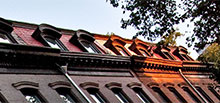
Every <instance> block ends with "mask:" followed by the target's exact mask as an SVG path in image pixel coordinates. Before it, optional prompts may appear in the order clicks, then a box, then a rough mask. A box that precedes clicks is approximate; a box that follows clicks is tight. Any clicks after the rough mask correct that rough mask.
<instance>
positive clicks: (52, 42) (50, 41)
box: [45, 37, 65, 50]
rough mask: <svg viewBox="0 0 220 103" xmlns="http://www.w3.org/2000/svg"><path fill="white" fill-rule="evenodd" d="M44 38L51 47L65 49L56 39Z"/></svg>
mask: <svg viewBox="0 0 220 103" xmlns="http://www.w3.org/2000/svg"><path fill="white" fill-rule="evenodd" d="M45 40H46V42H47V43H48V45H49V46H50V47H51V48H56V49H61V50H65V49H64V48H63V47H62V46H61V44H60V43H59V42H58V41H57V40H56V39H52V38H48V37H45Z"/></svg>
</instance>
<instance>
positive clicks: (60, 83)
mask: <svg viewBox="0 0 220 103" xmlns="http://www.w3.org/2000/svg"><path fill="white" fill-rule="evenodd" d="M48 86H50V87H51V88H53V89H57V88H60V87H65V88H71V84H70V83H69V82H66V81H56V82H53V83H49V84H48Z"/></svg>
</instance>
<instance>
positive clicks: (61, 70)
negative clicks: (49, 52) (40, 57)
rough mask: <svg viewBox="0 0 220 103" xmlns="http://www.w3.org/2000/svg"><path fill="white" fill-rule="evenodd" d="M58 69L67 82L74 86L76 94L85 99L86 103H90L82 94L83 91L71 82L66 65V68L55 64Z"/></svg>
mask: <svg viewBox="0 0 220 103" xmlns="http://www.w3.org/2000/svg"><path fill="white" fill-rule="evenodd" d="M56 65H57V66H58V67H59V68H58V70H59V71H60V72H62V73H63V74H64V76H65V77H66V78H67V79H68V80H69V82H70V83H71V84H72V86H74V87H75V88H76V89H77V90H78V92H79V93H80V94H81V95H82V96H83V97H84V98H85V99H86V101H87V102H88V103H92V102H91V101H90V100H89V98H88V97H87V96H86V95H85V94H84V93H83V91H82V90H81V89H80V88H79V87H78V85H77V84H76V83H75V82H74V81H73V80H72V78H71V77H70V76H69V74H68V73H67V65H66V66H60V65H59V64H56Z"/></svg>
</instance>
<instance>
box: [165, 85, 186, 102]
mask: <svg viewBox="0 0 220 103" xmlns="http://www.w3.org/2000/svg"><path fill="white" fill-rule="evenodd" d="M168 89H169V90H170V91H171V92H172V93H173V94H174V96H175V97H176V99H177V100H178V101H179V102H180V103H186V100H185V99H184V98H183V96H181V95H180V94H179V92H178V91H177V90H176V89H175V88H173V87H168Z"/></svg>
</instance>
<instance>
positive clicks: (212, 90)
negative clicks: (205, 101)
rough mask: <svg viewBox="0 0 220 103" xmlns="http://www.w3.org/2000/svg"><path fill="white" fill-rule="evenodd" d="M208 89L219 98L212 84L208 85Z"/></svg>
mask: <svg viewBox="0 0 220 103" xmlns="http://www.w3.org/2000/svg"><path fill="white" fill-rule="evenodd" d="M208 89H209V90H210V91H211V92H212V93H213V94H214V95H215V96H216V98H218V100H220V95H219V94H218V93H217V92H216V91H215V89H214V88H213V87H212V86H208Z"/></svg>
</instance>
